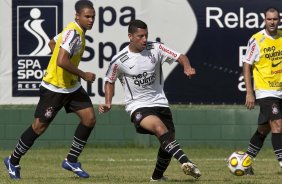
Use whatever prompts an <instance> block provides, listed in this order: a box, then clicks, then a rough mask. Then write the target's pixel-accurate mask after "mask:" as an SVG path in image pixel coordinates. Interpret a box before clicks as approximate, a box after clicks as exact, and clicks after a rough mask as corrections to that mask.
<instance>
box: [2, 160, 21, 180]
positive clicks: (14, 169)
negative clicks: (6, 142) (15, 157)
mask: <svg viewBox="0 0 282 184" xmlns="http://www.w3.org/2000/svg"><path fill="white" fill-rule="evenodd" d="M10 158H11V157H10V156H9V157H6V158H5V159H4V163H5V165H6V168H7V169H8V172H9V175H10V178H12V179H21V174H20V170H21V167H20V166H19V165H13V164H11V162H10Z"/></svg>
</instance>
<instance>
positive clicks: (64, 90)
mask: <svg viewBox="0 0 282 184" xmlns="http://www.w3.org/2000/svg"><path fill="white" fill-rule="evenodd" d="M75 10H76V14H75V21H73V22H70V23H69V24H68V25H67V26H66V27H65V29H64V30H63V31H62V32H61V33H60V34H59V35H57V36H56V37H55V38H54V39H52V40H51V41H50V42H49V46H50V49H51V51H52V57H51V59H50V62H49V64H48V68H47V71H46V74H45V75H44V77H43V80H42V83H41V86H40V90H39V93H40V99H39V102H38V104H37V107H36V110H35V114H34V117H35V119H34V122H33V123H32V125H31V126H30V127H28V128H27V129H26V130H25V131H24V132H23V134H22V135H21V137H20V139H19V141H18V143H17V145H16V147H15V149H14V151H13V153H12V154H11V155H10V156H9V157H6V158H5V159H4V163H5V165H6V167H7V170H8V172H9V175H10V177H11V178H12V179H20V178H21V176H20V165H19V162H20V160H21V158H22V156H23V155H24V154H25V153H26V152H27V151H28V150H29V149H30V148H31V147H32V145H33V143H34V142H35V140H36V139H37V138H38V137H39V136H40V135H42V134H43V133H44V132H45V130H46V129H47V128H48V126H49V125H50V123H51V122H52V121H53V119H54V118H55V116H56V114H57V113H58V112H59V111H60V109H61V108H63V107H64V108H65V110H66V112H67V113H70V112H74V113H75V114H76V115H77V116H78V117H79V119H80V122H79V123H78V126H77V128H76V131H75V133H74V138H73V141H72V145H71V148H70V151H69V153H68V155H67V157H66V158H65V159H64V160H63V162H62V167H63V168H64V169H66V170H69V171H72V172H74V173H75V174H76V175H77V176H79V177H81V178H88V177H89V174H88V173H87V172H86V171H84V170H83V169H82V167H81V163H80V162H78V157H79V155H80V153H81V152H82V150H83V149H84V146H85V145H86V143H87V139H88V137H89V136H90V133H91V131H92V130H93V127H94V125H95V123H96V117H95V113H94V109H93V104H92V102H91V99H90V98H89V96H88V95H87V93H86V91H85V90H84V89H83V88H82V86H81V84H80V82H79V81H78V77H81V78H82V79H83V80H85V81H88V82H93V81H94V80H95V78H96V75H95V74H94V73H92V72H84V71H82V70H80V69H78V65H79V62H80V60H81V56H82V54H83V52H84V48H85V32H86V31H87V30H90V29H91V28H92V26H93V23H94V19H95V10H94V7H93V3H92V2H91V1H88V0H78V1H77V2H76V4H75ZM47 172H48V171H47Z"/></svg>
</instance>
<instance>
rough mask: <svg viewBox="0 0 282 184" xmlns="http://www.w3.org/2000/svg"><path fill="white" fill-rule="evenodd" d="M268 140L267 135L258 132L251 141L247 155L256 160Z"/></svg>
mask: <svg viewBox="0 0 282 184" xmlns="http://www.w3.org/2000/svg"><path fill="white" fill-rule="evenodd" d="M265 138H266V135H263V134H261V133H259V132H258V131H256V132H255V133H254V135H253V137H252V138H251V140H250V143H249V146H248V149H247V154H248V155H250V156H251V157H252V158H255V157H256V156H257V154H258V153H259V151H260V150H261V148H262V146H263V143H264V140H265Z"/></svg>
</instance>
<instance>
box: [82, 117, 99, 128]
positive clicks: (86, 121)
mask: <svg viewBox="0 0 282 184" xmlns="http://www.w3.org/2000/svg"><path fill="white" fill-rule="evenodd" d="M81 122H82V124H83V125H85V126H87V127H94V126H95V124H96V118H95V116H90V117H88V118H84V119H83V120H82V121H81Z"/></svg>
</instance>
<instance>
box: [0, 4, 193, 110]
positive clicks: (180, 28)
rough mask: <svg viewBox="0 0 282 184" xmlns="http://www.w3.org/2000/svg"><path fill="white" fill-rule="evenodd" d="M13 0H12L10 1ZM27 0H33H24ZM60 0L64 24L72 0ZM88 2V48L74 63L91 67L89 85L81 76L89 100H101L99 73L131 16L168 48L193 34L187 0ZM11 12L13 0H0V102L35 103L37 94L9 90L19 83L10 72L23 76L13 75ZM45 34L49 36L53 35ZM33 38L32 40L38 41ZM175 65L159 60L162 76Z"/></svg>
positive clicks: (119, 99) (119, 96)
mask: <svg viewBox="0 0 282 184" xmlns="http://www.w3.org/2000/svg"><path fill="white" fill-rule="evenodd" d="M33 1H34V2H36V5H35V6H34V7H33V8H37V7H38V8H39V10H40V8H41V7H42V6H41V5H40V2H44V1H43V0H42V1H38V0H33ZM15 2H17V0H13V3H15ZM30 2H32V0H29V3H30ZM62 2H63V4H62V5H63V18H62V20H63V23H62V24H63V25H62V26H63V27H64V26H65V25H67V23H68V22H70V21H73V20H74V14H75V11H74V4H75V2H76V1H75V0H63V1H62ZM93 3H94V6H95V10H96V20H95V23H94V27H93V29H92V30H90V31H87V33H86V35H87V36H88V39H87V42H86V47H87V49H86V51H85V53H84V55H83V57H84V58H87V59H86V61H82V62H81V63H80V66H79V68H81V69H82V70H83V71H91V72H94V73H96V81H95V82H94V83H93V84H92V85H89V84H88V85H87V84H86V83H85V82H84V81H81V83H82V85H83V87H84V88H85V89H86V90H87V92H88V93H89V95H90V97H91V99H92V102H93V103H94V104H99V103H103V102H104V98H103V91H104V89H103V78H104V74H105V72H106V70H107V67H108V64H109V60H110V58H111V57H112V56H113V55H114V54H116V53H117V52H118V51H119V50H120V47H121V46H122V45H123V44H124V43H125V42H128V37H127V25H128V24H127V23H128V22H129V21H130V20H131V18H136V19H141V20H143V21H145V22H146V23H147V25H148V30H149V40H151V41H154V40H160V41H161V42H163V43H164V44H165V45H167V46H169V47H170V48H172V49H174V50H177V51H179V52H181V53H184V54H186V53H187V52H188V50H189V48H190V47H191V45H192V43H193V41H194V40H195V37H196V34H197V22H196V17H195V15H194V13H193V10H192V8H191V7H190V5H189V3H188V1H186V0H153V1H152V0H119V1H116V0H93ZM38 4H39V5H38ZM29 6H30V5H29ZM19 7H20V6H19ZM19 7H17V9H18V8H19ZM21 7H23V6H21ZM13 12H15V11H12V0H1V1H0V22H1V29H0V105H4V104H36V103H37V102H38V97H37V96H29V95H27V96H17V95H14V96H13V87H14V88H17V86H18V84H15V83H14V82H13V81H17V79H13V76H14V77H15V76H17V77H23V75H21V76H20V75H15V74H18V73H17V72H18V71H14V72H16V73H15V74H14V75H13V66H12V65H13V62H12V60H13V59H12V58H13V53H12V52H17V51H15V50H13V49H12V46H13V44H15V43H12V40H13V36H15V34H12V32H13V31H12V30H13V29H16V28H13V23H12V21H18V20H13V19H14V18H13V17H15V16H13ZM20 18H21V17H20ZM38 29H40V28H38ZM184 35H185V36H184ZM54 36H55V35H54ZM49 39H52V37H50V38H49ZM34 44H37V42H36V43H34ZM17 63H18V65H19V66H22V68H27V67H28V62H27V61H26V62H20V61H17ZM31 64H33V67H29V69H30V68H31V69H33V68H36V66H34V65H36V62H35V61H33V62H32V63H31ZM37 65H38V63H37ZM39 65H40V63H39ZM176 65H177V63H175V64H174V65H166V64H164V66H163V71H164V75H165V78H167V76H168V75H169V74H170V72H171V71H172V70H173V69H174V67H175V66H176ZM37 67H38V66H37ZM18 68H19V67H18ZM41 69H42V68H41ZM13 83H14V84H13ZM117 83H119V82H117ZM14 90H15V89H14ZM113 103H114V104H123V90H122V88H121V86H120V84H118V85H117V88H116V91H115V97H114V99H113Z"/></svg>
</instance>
